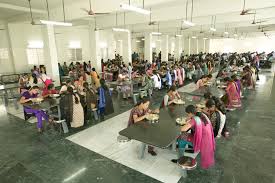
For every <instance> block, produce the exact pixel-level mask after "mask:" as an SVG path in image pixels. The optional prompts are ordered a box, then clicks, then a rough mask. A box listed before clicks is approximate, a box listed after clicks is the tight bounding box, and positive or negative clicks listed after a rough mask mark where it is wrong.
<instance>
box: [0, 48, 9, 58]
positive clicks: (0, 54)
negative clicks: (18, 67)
mask: <svg viewBox="0 0 275 183" xmlns="http://www.w3.org/2000/svg"><path fill="white" fill-rule="evenodd" d="M4 59H9V51H8V49H7V48H0V60H4Z"/></svg>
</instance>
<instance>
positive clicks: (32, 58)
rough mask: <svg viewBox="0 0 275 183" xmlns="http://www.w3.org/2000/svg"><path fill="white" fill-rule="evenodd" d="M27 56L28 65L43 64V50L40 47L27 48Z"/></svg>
mask: <svg viewBox="0 0 275 183" xmlns="http://www.w3.org/2000/svg"><path fill="white" fill-rule="evenodd" d="M27 57H28V63H29V64H30V65H41V64H44V50H43V49H42V48H28V49H27Z"/></svg>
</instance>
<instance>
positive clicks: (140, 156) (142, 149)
mask: <svg viewBox="0 0 275 183" xmlns="http://www.w3.org/2000/svg"><path fill="white" fill-rule="evenodd" d="M145 149H146V144H144V143H142V144H141V149H140V154H139V159H143V158H144V154H145Z"/></svg>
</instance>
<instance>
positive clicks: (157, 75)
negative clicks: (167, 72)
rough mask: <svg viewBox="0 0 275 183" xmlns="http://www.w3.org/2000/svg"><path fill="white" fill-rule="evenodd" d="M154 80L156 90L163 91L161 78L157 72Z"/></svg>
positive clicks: (154, 72) (153, 77)
mask: <svg viewBox="0 0 275 183" xmlns="http://www.w3.org/2000/svg"><path fill="white" fill-rule="evenodd" d="M152 79H153V80H154V88H155V89H159V90H160V89H161V78H160V76H159V74H158V73H157V71H156V70H154V71H153V76H152Z"/></svg>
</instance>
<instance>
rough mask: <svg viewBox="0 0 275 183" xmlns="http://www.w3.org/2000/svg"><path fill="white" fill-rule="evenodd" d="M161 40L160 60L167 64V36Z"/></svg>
mask: <svg viewBox="0 0 275 183" xmlns="http://www.w3.org/2000/svg"><path fill="white" fill-rule="evenodd" d="M161 40H162V42H161V60H162V61H165V62H168V43H169V37H168V35H163V36H162V39H161Z"/></svg>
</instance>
